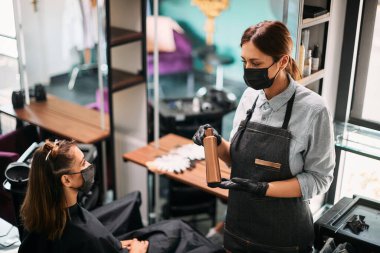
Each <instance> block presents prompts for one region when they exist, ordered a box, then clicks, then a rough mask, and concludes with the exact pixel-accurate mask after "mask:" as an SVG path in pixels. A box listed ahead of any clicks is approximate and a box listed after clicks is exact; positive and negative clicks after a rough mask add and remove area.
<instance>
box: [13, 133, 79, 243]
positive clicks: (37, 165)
mask: <svg viewBox="0 0 380 253" xmlns="http://www.w3.org/2000/svg"><path fill="white" fill-rule="evenodd" d="M74 145H75V143H74V142H73V141H66V140H63V141H55V142H50V141H46V142H45V144H44V145H43V146H42V147H40V148H38V149H37V150H36V151H35V153H34V155H33V160H32V167H31V170H30V172H29V182H28V189H27V191H26V196H25V199H24V202H23V204H22V206H21V210H20V215H21V219H22V221H23V225H24V227H25V228H26V229H27V230H28V231H29V232H37V233H41V234H44V235H46V236H47V238H48V239H49V240H55V239H58V238H60V237H61V236H62V233H63V230H64V228H65V226H66V221H67V217H68V214H67V208H66V200H65V196H64V192H63V187H62V183H61V176H62V175H63V174H65V173H67V172H69V168H70V167H72V164H73V161H74V160H73V154H72V151H70V149H71V147H73V146H74Z"/></svg>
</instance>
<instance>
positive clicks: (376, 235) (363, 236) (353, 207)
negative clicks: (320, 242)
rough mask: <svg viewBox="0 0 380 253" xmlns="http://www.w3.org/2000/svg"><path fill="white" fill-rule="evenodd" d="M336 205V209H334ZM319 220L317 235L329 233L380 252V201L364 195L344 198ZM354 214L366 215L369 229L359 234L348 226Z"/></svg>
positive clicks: (361, 246)
mask: <svg viewBox="0 0 380 253" xmlns="http://www.w3.org/2000/svg"><path fill="white" fill-rule="evenodd" d="M334 207H335V209H334ZM334 207H333V208H331V209H330V210H329V211H328V212H327V213H326V214H325V215H323V216H322V217H321V218H320V219H319V220H318V221H317V222H316V224H315V225H316V228H317V230H318V231H317V233H316V235H317V236H319V237H320V236H321V235H327V236H331V237H334V238H335V239H338V240H341V241H342V242H343V241H347V242H350V243H351V244H353V245H354V246H356V247H360V248H368V249H371V250H375V251H372V252H380V202H379V201H376V200H372V199H369V198H366V197H362V196H354V199H347V198H345V199H342V200H341V201H340V202H338V203H337V204H336V205H335V206H334ZM352 215H363V216H365V219H364V221H365V223H366V224H368V225H369V228H368V230H364V231H362V232H360V233H359V234H355V233H353V232H352V231H351V230H350V229H349V228H346V222H347V220H348V219H350V218H351V217H352Z"/></svg>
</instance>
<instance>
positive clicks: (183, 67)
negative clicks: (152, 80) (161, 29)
mask: <svg viewBox="0 0 380 253" xmlns="http://www.w3.org/2000/svg"><path fill="white" fill-rule="evenodd" d="M173 36H174V41H175V45H176V49H175V51H174V52H159V62H158V65H159V75H160V76H170V75H174V74H186V75H187V81H186V85H187V93H188V94H189V95H190V94H192V93H193V92H194V72H193V56H192V45H191V42H190V40H189V39H188V38H187V37H186V35H185V34H184V33H178V32H177V31H175V30H173ZM147 70H148V77H151V76H153V53H148V54H147Z"/></svg>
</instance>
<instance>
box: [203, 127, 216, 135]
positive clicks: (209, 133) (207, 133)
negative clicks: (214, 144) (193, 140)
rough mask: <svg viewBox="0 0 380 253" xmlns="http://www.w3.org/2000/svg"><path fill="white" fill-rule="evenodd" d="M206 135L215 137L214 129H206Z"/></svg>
mask: <svg viewBox="0 0 380 253" xmlns="http://www.w3.org/2000/svg"><path fill="white" fill-rule="evenodd" d="M205 135H206V136H213V135H214V133H213V131H212V128H207V129H206V133H205Z"/></svg>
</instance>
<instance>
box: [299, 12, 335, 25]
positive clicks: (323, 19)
mask: <svg viewBox="0 0 380 253" xmlns="http://www.w3.org/2000/svg"><path fill="white" fill-rule="evenodd" d="M329 21H330V13H326V14H324V15H321V16H319V17H316V18H305V19H304V20H302V25H301V28H302V29H304V28H308V27H311V26H314V25H318V24H322V23H325V22H329Z"/></svg>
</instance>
